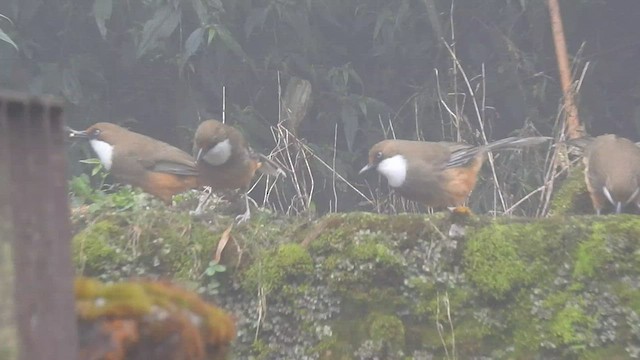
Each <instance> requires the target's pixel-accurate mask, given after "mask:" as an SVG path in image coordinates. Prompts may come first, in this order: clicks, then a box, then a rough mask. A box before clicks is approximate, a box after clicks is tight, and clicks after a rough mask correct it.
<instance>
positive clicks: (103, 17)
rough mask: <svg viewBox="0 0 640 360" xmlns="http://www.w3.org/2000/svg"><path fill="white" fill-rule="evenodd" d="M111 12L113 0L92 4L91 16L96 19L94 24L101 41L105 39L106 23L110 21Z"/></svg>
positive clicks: (98, 1)
mask: <svg viewBox="0 0 640 360" xmlns="http://www.w3.org/2000/svg"><path fill="white" fill-rule="evenodd" d="M112 11H113V0H96V1H95V2H94V3H93V16H94V17H95V18H96V24H97V25H98V30H99V31H100V35H102V38H103V39H105V40H106V39H107V26H106V22H107V21H109V19H111V12H112Z"/></svg>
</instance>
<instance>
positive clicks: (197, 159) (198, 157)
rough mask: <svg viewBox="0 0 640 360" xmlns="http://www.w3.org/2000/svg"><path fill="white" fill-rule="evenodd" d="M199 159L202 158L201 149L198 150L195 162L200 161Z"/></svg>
mask: <svg viewBox="0 0 640 360" xmlns="http://www.w3.org/2000/svg"><path fill="white" fill-rule="evenodd" d="M201 157H202V148H199V149H198V154H196V162H198V161H200V158H201Z"/></svg>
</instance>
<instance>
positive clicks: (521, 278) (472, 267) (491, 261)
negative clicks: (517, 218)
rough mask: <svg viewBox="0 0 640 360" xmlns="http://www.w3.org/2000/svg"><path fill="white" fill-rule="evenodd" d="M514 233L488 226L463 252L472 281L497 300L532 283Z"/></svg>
mask: <svg viewBox="0 0 640 360" xmlns="http://www.w3.org/2000/svg"><path fill="white" fill-rule="evenodd" d="M513 234H514V232H513V229H509V228H508V227H507V226H505V225H493V226H489V227H488V228H486V229H483V230H480V231H479V232H478V233H476V235H475V236H473V237H472V238H471V239H470V240H469V242H468V243H467V248H466V249H465V252H464V257H465V265H466V268H467V270H466V272H467V273H468V274H469V279H470V280H471V281H472V282H473V283H474V284H475V285H476V286H477V287H478V288H479V289H480V290H481V291H482V292H483V293H484V294H486V295H490V296H492V297H494V298H496V299H501V298H503V297H504V296H505V295H506V294H507V293H508V292H509V291H511V290H512V289H513V288H514V287H516V286H521V285H525V284H527V283H529V281H530V280H531V275H532V274H531V273H530V272H529V271H528V269H527V264H526V263H525V262H524V260H523V259H522V258H521V257H520V255H519V254H518V249H517V247H516V245H515V244H514V242H513V240H512V239H511V235H513Z"/></svg>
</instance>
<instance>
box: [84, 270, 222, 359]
mask: <svg viewBox="0 0 640 360" xmlns="http://www.w3.org/2000/svg"><path fill="white" fill-rule="evenodd" d="M75 291H76V312H77V316H78V321H79V326H80V327H81V328H82V331H81V337H80V343H81V352H80V355H81V358H83V359H85V358H95V359H105V360H126V359H141V358H154V359H167V360H169V359H178V358H179V359H185V360H205V359H224V356H225V354H226V350H227V348H228V347H229V344H230V343H231V341H233V339H234V338H235V324H234V322H233V320H232V318H231V317H230V316H229V315H227V314H226V313H225V312H224V311H222V310H221V309H219V308H217V307H216V306H214V305H211V304H208V303H206V302H205V301H203V300H202V299H201V298H200V297H199V296H197V295H196V294H194V293H192V292H189V291H187V290H184V289H181V288H179V287H176V286H174V285H172V284H170V283H168V282H160V281H135V282H133V281H132V282H124V283H118V284H101V283H100V282H98V281H96V280H91V279H86V278H79V279H77V280H76V285H75ZM105 349H106V350H105ZM134 354H135V355H134Z"/></svg>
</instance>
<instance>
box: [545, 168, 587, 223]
mask: <svg viewBox="0 0 640 360" xmlns="http://www.w3.org/2000/svg"><path fill="white" fill-rule="evenodd" d="M550 213H551V214H552V215H567V214H592V213H593V205H591V199H590V198H589V192H588V191H587V184H586V183H585V182H584V166H582V165H581V166H578V167H576V168H574V169H572V170H571V173H570V174H569V176H567V178H566V179H565V180H564V182H563V183H562V186H560V189H559V190H558V191H557V192H556V193H555V194H554V195H553V199H552V200H551V206H550Z"/></svg>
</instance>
